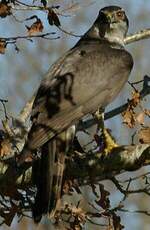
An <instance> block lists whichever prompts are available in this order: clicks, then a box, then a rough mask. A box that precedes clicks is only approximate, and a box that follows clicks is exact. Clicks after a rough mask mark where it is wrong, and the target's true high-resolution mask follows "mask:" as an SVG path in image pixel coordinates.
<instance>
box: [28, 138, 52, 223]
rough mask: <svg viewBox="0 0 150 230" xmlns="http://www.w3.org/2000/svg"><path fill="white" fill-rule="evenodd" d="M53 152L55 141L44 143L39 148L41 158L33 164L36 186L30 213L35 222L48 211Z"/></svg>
mask: <svg viewBox="0 0 150 230" xmlns="http://www.w3.org/2000/svg"><path fill="white" fill-rule="evenodd" d="M55 152H56V151H55V141H51V142H49V143H46V144H45V145H43V146H42V148H41V159H40V160H39V161H37V162H35V163H34V164H33V181H34V183H35V185H36V186H37V194H36V197H35V203H34V206H33V209H32V214H33V218H34V221H35V222H36V223H38V222H39V221H40V220H41V218H42V215H43V214H47V213H48V212H49V206H50V200H51V195H52V186H53V167H54V161H55Z"/></svg>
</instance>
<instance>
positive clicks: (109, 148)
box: [102, 128, 118, 157]
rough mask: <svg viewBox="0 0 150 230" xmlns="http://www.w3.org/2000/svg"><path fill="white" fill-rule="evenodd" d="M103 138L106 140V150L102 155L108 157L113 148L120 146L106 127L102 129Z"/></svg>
mask: <svg viewBox="0 0 150 230" xmlns="http://www.w3.org/2000/svg"><path fill="white" fill-rule="evenodd" d="M102 135H103V140H104V150H103V153H102V155H103V156H104V157H106V156H107V155H108V154H109V153H111V152H112V150H113V149H114V148H116V147H118V144H117V143H116V142H115V140H114V139H113V137H112V136H111V134H110V133H109V131H108V130H107V129H106V128H103V130H102Z"/></svg>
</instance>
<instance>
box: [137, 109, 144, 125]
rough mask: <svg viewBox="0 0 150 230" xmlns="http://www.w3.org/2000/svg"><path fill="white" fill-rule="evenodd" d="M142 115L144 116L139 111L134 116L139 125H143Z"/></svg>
mask: <svg viewBox="0 0 150 230" xmlns="http://www.w3.org/2000/svg"><path fill="white" fill-rule="evenodd" d="M144 117H145V113H144V112H143V111H142V112H141V113H139V114H138V115H137V116H136V121H137V122H138V123H139V124H140V125H144Z"/></svg>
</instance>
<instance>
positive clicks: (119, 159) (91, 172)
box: [0, 144, 150, 188]
mask: <svg viewBox="0 0 150 230" xmlns="http://www.w3.org/2000/svg"><path fill="white" fill-rule="evenodd" d="M149 164H150V145H148V144H141V145H137V146H119V147H116V148H114V149H113V150H112V152H111V153H109V154H108V155H107V156H105V157H104V156H103V155H102V154H100V153H97V154H95V153H90V154H85V155H82V154H76V153H75V156H74V157H73V158H71V160H70V159H69V160H67V162H66V170H65V174H64V175H65V178H67V179H77V180H78V181H79V182H80V184H81V185H83V184H88V183H90V180H91V179H92V181H93V180H94V181H95V182H98V181H100V180H104V179H108V178H112V176H115V175H118V174H120V173H122V172H124V171H133V170H137V169H139V168H140V167H142V166H145V165H149ZM25 171H26V173H25V174H24V176H22V174H23V173H24V172H25ZM12 175H13V176H14V178H16V179H17V184H21V183H22V178H23V177H24V183H30V182H31V163H26V164H25V165H24V166H23V167H21V168H16V165H14V166H12V167H9V168H8V166H7V164H4V163H2V162H1V166H0V184H1V185H3V186H4V185H5V186H6V188H9V186H10V179H8V178H12ZM6 178H7V179H6ZM11 183H12V180H11ZM13 183H14V181H13ZM24 183H23V184H24ZM5 186H4V187H5Z"/></svg>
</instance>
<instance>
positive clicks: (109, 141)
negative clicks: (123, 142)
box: [94, 109, 118, 156]
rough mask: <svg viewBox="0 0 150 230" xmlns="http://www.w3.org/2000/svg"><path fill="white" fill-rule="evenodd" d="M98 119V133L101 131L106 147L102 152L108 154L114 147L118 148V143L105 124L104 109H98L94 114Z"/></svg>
mask: <svg viewBox="0 0 150 230" xmlns="http://www.w3.org/2000/svg"><path fill="white" fill-rule="evenodd" d="M94 116H95V119H96V121H97V133H98V132H99V131H101V137H102V140H103V144H104V148H103V150H102V154H103V155H104V156H107V155H108V154H109V153H110V152H111V151H112V149H113V148H116V147H117V146H118V144H117V143H116V142H115V140H114V139H113V137H112V136H111V134H110V133H109V131H108V130H107V129H106V128H105V125H104V110H102V109H98V110H97V111H96V113H95V114H94Z"/></svg>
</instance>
